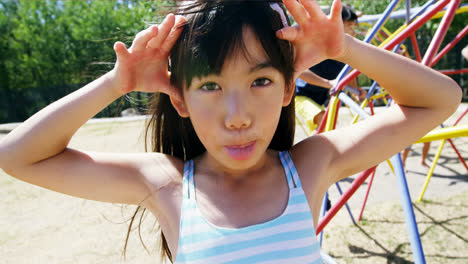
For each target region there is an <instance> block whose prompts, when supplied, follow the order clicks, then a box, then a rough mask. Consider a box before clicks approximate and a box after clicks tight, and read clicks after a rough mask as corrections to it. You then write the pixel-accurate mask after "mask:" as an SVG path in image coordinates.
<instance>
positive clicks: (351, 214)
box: [335, 182, 357, 225]
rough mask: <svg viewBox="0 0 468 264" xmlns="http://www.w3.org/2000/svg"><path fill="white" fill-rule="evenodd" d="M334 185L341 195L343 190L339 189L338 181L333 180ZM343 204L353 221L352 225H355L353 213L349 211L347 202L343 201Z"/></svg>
mask: <svg viewBox="0 0 468 264" xmlns="http://www.w3.org/2000/svg"><path fill="white" fill-rule="evenodd" d="M335 185H336V188H337V189H338V192H339V193H340V195H341V196H343V191H342V190H341V187H340V184H339V183H338V182H335ZM345 206H346V210H348V214H349V217H351V221H353V224H354V225H357V223H356V220H354V217H353V213H352V212H351V209H350V208H349V205H348V202H346V203H345Z"/></svg>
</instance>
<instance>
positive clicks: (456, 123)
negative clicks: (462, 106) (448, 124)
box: [453, 108, 468, 126]
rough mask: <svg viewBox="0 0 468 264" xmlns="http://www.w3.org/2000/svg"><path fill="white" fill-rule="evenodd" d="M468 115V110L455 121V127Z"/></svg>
mask: <svg viewBox="0 0 468 264" xmlns="http://www.w3.org/2000/svg"><path fill="white" fill-rule="evenodd" d="M466 113H468V108H466V110H465V112H463V114H461V115H460V117H458V119H457V121H455V123H454V124H453V126H456V125H458V123H459V122H460V121H461V120H462V118H463V117H464V116H465V115H466Z"/></svg>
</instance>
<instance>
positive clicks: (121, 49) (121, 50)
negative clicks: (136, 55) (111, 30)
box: [114, 41, 130, 61]
mask: <svg viewBox="0 0 468 264" xmlns="http://www.w3.org/2000/svg"><path fill="white" fill-rule="evenodd" d="M114 51H115V54H116V55H117V60H119V61H122V60H125V59H126V58H127V57H128V55H130V54H129V52H128V50H127V47H125V44H124V43H122V42H120V41H117V42H116V43H115V44H114Z"/></svg>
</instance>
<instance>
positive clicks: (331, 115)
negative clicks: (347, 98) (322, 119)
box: [325, 96, 340, 132]
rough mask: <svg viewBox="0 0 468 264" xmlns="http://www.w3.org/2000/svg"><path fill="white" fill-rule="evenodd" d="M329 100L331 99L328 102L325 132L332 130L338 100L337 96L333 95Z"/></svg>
mask: <svg viewBox="0 0 468 264" xmlns="http://www.w3.org/2000/svg"><path fill="white" fill-rule="evenodd" d="M330 100H331V101H330V103H329V105H330V110H329V111H328V115H327V124H326V126H325V132H326V131H331V130H333V124H334V123H335V116H336V109H337V108H338V102H339V101H340V100H338V97H337V96H333V97H332V98H331V99H330Z"/></svg>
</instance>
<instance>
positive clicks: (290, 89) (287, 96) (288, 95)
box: [283, 82, 296, 107]
mask: <svg viewBox="0 0 468 264" xmlns="http://www.w3.org/2000/svg"><path fill="white" fill-rule="evenodd" d="M295 90H296V85H295V83H294V82H292V83H291V84H289V85H286V86H285V87H284V96H283V106H284V107H286V106H288V105H289V104H290V103H291V100H292V97H293V95H294V91H295Z"/></svg>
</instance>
